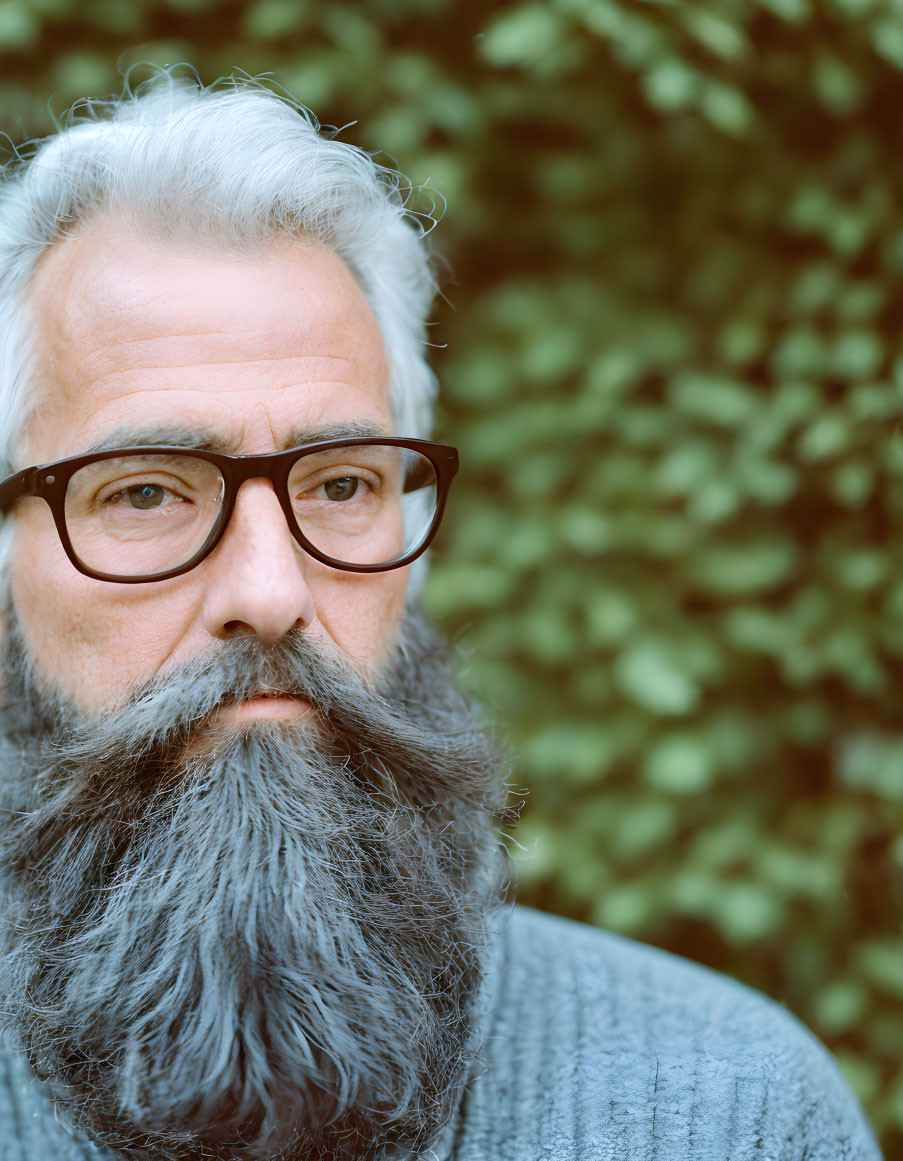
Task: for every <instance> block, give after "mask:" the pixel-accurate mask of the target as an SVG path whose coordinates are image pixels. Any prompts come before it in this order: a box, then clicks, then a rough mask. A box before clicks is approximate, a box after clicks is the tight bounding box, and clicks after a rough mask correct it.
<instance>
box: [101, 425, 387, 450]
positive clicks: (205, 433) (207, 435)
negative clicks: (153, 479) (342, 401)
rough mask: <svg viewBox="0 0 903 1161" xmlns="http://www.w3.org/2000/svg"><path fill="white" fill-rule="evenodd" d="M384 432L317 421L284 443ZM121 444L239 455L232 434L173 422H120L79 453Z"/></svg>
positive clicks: (238, 444)
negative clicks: (141, 424) (138, 424)
mask: <svg viewBox="0 0 903 1161" xmlns="http://www.w3.org/2000/svg"><path fill="white" fill-rule="evenodd" d="M388 434H389V433H388V432H387V431H385V430H383V428H381V427H380V426H379V424H376V423H372V422H370V421H369V420H361V421H354V422H351V423H325V424H317V425H315V426H313V427H299V428H295V429H294V430H293V431H292V432H291V433H290V434H289V438H288V442H287V443H286V445H285V447H286V448H292V447H307V446H308V445H309V444H312V443H320V442H321V441H322V440H327V439H368V438H374V437H375V438H378V437H379V436H387V435H388ZM125 447H180V448H185V450H186V451H217V452H224V453H225V454H226V455H239V454H240V449H241V441H240V440H238V439H237V438H236V437H235V435H234V434H232V433H230V432H227V431H225V430H223V429H222V428H216V427H194V426H193V427H184V426H182V425H177V424H158V425H151V426H147V425H143V426H141V427H128V426H124V427H118V428H116V429H115V430H114V431H111V432H107V433H106V434H105V435H102V436H100V437H99V438H98V439H97V440H95V441H94V442H93V443H92V444H91V446H90V447H88V448H86V449H85V451H84V453H82V454H84V455H93V454H94V453H95V452H102V451H115V450H116V449H117V448H125Z"/></svg>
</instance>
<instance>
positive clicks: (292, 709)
mask: <svg viewBox="0 0 903 1161" xmlns="http://www.w3.org/2000/svg"><path fill="white" fill-rule="evenodd" d="M310 710H311V706H310V702H308V701H307V700H306V699H305V698H303V697H301V696H300V695H298V694H293V693H284V692H283V691H282V690H280V689H262V690H260V691H259V692H258V693H255V694H254V695H253V696H252V697H249V698H246V699H245V700H244V701H239V702H236V701H233V702H227V703H226V705H224V706H223V707H222V708H221V710H220V713H219V720H220V721H224V722H230V721H233V722H235V721H249V720H252V719H255V718H264V719H265V718H269V719H274V720H275V719H280V718H281V719H283V720H287V721H291V720H293V719H295V718H300V717H303V716H305V715H306V714H308V713H310Z"/></svg>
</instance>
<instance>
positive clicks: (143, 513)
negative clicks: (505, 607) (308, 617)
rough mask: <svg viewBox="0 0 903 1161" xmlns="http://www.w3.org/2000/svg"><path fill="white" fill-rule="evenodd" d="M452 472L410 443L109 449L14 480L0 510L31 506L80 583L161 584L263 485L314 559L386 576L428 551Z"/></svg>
mask: <svg viewBox="0 0 903 1161" xmlns="http://www.w3.org/2000/svg"><path fill="white" fill-rule="evenodd" d="M457 470H458V453H457V451H456V450H455V448H453V447H447V446H446V445H444V444H438V443H429V442H427V441H426V440H417V439H389V438H383V437H376V438H366V439H332V440H324V441H322V442H319V443H313V444H309V445H308V446H307V447H303V448H292V449H290V450H289V451H284V452H273V453H270V454H267V455H261V456H230V455H224V454H222V453H220V452H211V451H187V450H186V449H184V448H176V447H132V448H117V449H116V450H114V451H102V452H96V453H95V454H93V455H85V456H72V457H70V458H69V459H64V460H57V461H56V462H55V463H52V464H43V465H41V466H39V467H32V468H25V469H24V470H23V471H21V472H16V473H15V474H14V475H12V476H9V477H8V478H7V479H5V480H4V481H3V482H2V483H0V512H7V511H9V509H10V508H11V507H12V506H13V505H14V504H15V503H16V501H17V500H20V499H22V498H23V497H25V496H38V497H40V499H42V500H45V501H46V502H47V504H48V505H49V506H50V510H51V512H52V513H53V519H54V522H55V524H56V530H57V532H58V533H59V537H60V540H61V541H62V545H63V548H64V549H65V552H66V555H67V556H68V557H69V559H70V560H71V561H72V563H73V565H74V566H75V567H76V568H77V569H78V571H79V572H81V573H84V574H85V576H89V577H93V578H94V579H95V580H105V581H118V582H120V583H123V584H134V583H138V582H139V581H150V580H167V579H168V578H169V577H174V576H180V575H181V574H182V573H183V572H188V570H189V569H192V568H194V567H195V566H196V565H198V564H200V563H201V561H202V560H204V558H205V557H207V556H209V555H210V553H211V552H213V550H214V548H216V546H217V544H218V543H219V541H220V538H221V537H222V535H223V533H224V532H225V530H226V526H227V525H228V523H229V517H230V516H231V515H232V510H233V508H234V507H235V498H236V495H237V493H238V489H239V488H240V487H241V485H242V484H243V483H244V482H245V481H246V480H253V479H267V480H270V481H271V483H272V485H273V488H274V489H275V492H276V495H277V497H278V498H279V503H280V505H281V506H282V511H283V512H284V513H285V518H286V520H287V521H288V526H289V529H290V530H291V533H292V535H293V536H294V538H295V540H296V541H297V542H298V544H300V546H301V547H302V548H303V549H304V551H305V552H307V553H309V554H310V555H311V556H312V557H313V558H314V559H315V560H319V561H321V562H322V563H323V564H327V565H329V566H330V567H331V568H336V569H342V570H343V571H345V572H386V571H388V570H389V569H393V568H401V567H402V566H403V565H406V564H410V563H411V561H412V560H416V558H417V557H418V556H420V554H421V553H422V552H424V550H425V549H426V548H427V546H428V545H429V543H430V541H431V540H432V539H433V537H434V536H435V534H436V530H437V528H438V527H439V522H440V520H441V519H442V513H443V511H444V509H445V501H446V497H447V496H448V489H449V487H450V486H451V482H452V479H453V478H454V475H455V472H456V471H457Z"/></svg>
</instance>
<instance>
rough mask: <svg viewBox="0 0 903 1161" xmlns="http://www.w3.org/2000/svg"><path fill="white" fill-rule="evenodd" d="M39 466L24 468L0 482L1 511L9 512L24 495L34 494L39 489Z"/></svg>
mask: <svg viewBox="0 0 903 1161" xmlns="http://www.w3.org/2000/svg"><path fill="white" fill-rule="evenodd" d="M37 483H38V471H37V468H24V469H23V470H22V471H21V472H16V473H15V475H13V476H8V477H7V478H6V479H5V480H4V481H3V482H2V483H0V512H8V511H9V509H10V508H12V506H13V504H15V502H16V501H17V500H21V499H22V497H23V496H34V495H35V493H36V491H37Z"/></svg>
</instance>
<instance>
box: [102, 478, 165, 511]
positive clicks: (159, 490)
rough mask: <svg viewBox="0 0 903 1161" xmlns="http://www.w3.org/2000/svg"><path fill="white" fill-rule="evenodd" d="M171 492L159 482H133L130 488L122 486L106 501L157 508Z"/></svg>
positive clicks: (136, 506)
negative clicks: (123, 501)
mask: <svg viewBox="0 0 903 1161" xmlns="http://www.w3.org/2000/svg"><path fill="white" fill-rule="evenodd" d="M171 495H172V493H171V492H170V491H169V490H168V489H167V488H164V487H162V486H161V485H160V484H134V485H133V486H132V487H131V488H124V489H123V490H122V491H121V492H117V493H116V495H115V496H111V497H110V499H109V500H108V501H107V502H108V503H110V504H116V503H119V502H120V501H122V500H125V501H127V502H128V503H129V504H130V505H131V506H132V507H133V508H142V509H144V508H159V507H160V505H161V504H162V503H163V502H164V501H165V500H166V497H167V496H171ZM173 499H175V497H173Z"/></svg>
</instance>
